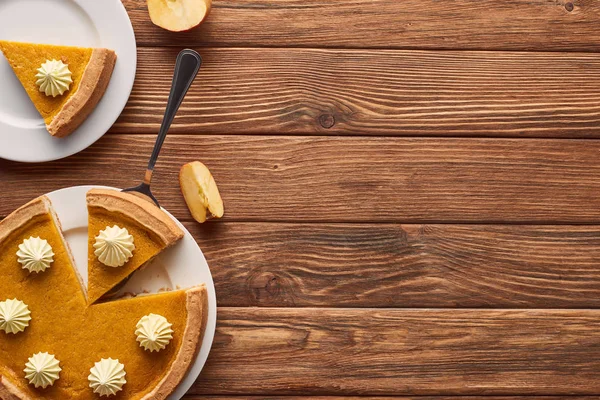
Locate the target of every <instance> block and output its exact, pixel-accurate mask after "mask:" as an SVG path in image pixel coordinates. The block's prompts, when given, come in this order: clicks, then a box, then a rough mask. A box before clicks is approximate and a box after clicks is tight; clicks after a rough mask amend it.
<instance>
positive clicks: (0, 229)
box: [0, 196, 56, 243]
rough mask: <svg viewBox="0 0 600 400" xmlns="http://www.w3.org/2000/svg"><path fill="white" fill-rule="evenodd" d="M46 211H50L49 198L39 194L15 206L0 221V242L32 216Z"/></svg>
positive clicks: (43, 213)
mask: <svg viewBox="0 0 600 400" xmlns="http://www.w3.org/2000/svg"><path fill="white" fill-rule="evenodd" d="M48 213H51V212H50V200H49V199H48V198H47V197H46V196H40V197H38V198H36V199H34V200H31V201H30V202H29V203H27V204H25V205H23V206H21V207H19V208H17V209H16V210H15V211H13V212H12V213H10V214H9V215H8V216H7V217H6V218H4V220H2V222H0V243H2V242H4V240H6V238H7V237H9V236H10V235H11V234H12V233H13V232H14V231H16V230H18V229H19V228H21V227H22V226H23V225H25V224H26V223H27V222H29V221H31V220H32V219H33V218H35V217H39V216H40V215H46V214H48ZM55 220H56V219H55Z"/></svg>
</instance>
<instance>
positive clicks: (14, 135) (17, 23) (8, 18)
mask: <svg viewBox="0 0 600 400" xmlns="http://www.w3.org/2000/svg"><path fill="white" fill-rule="evenodd" d="M0 39H2V40H14V41H21V42H34V43H49V44H61V45H67V46H68V45H71V46H84V47H106V48H109V49H113V50H115V52H116V53H117V63H116V65H115V69H114V72H113V76H112V78H111V81H110V84H109V85H108V88H107V90H106V93H105V94H104V97H103V98H102V100H101V101H100V103H99V104H98V106H97V107H96V109H95V110H94V112H93V113H92V114H91V115H90V116H89V117H88V119H87V120H86V121H85V122H84V123H83V124H82V125H81V126H80V127H79V128H78V129H77V130H76V131H75V132H73V133H72V134H71V135H70V136H68V137H66V138H62V139H59V138H53V137H51V136H50V134H49V133H48V132H47V131H46V128H45V125H44V121H43V119H42V117H41V116H40V115H39V113H38V112H37V111H36V109H35V107H34V106H33V104H32V103H31V101H30V100H29V97H28V96H27V93H26V92H25V90H24V89H23V87H22V86H21V84H20V83H19V80H18V79H17V77H16V76H15V74H14V73H13V71H12V69H11V68H10V65H9V64H8V62H7V61H6V59H5V58H4V57H3V56H2V55H1V54H0V158H5V159H9V160H14V161H24V162H40V161H50V160H56V159H59V158H64V157H67V156H70V155H71V154H75V153H77V152H79V151H81V150H83V149H85V148H87V147H88V146H90V145H91V144H93V143H94V142H95V141H96V140H98V139H100V138H101V137H102V135H104V134H105V133H106V131H108V129H109V128H110V127H111V126H112V124H113V123H114V122H115V121H116V120H117V117H118V116H119V115H120V114H121V112H122V111H123V108H124V107H125V103H127V99H128V98H129V94H130V93H131V88H132V87H133V81H134V79H135V69H136V63H137V54H136V44H135V35H134V33H133V28H132V26H131V21H130V20H129V16H128V15H127V12H126V11H125V7H123V4H122V3H121V0H0Z"/></svg>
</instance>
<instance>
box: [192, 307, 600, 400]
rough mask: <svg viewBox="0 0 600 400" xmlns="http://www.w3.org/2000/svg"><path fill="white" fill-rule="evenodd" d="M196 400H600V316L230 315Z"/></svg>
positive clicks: (236, 311)
mask: <svg viewBox="0 0 600 400" xmlns="http://www.w3.org/2000/svg"><path fill="white" fill-rule="evenodd" d="M217 326H218V328H217V334H216V336H215V340H214V344H213V350H212V351H211V354H210V356H209V359H208V362H207V364H206V366H205V368H204V370H203V372H202V374H201V376H200V378H199V379H198V381H197V382H196V383H195V385H194V387H193V388H192V390H191V392H190V394H198V395H199V394H244V395H252V394H255V395H286V394H297V395H433V394H435V395H453V394H456V395H459V394H460V395H527V394H539V395H544V394H554V395H597V394H598V393H600V361H599V360H600V354H599V351H600V335H599V334H598V330H599V329H600V311H598V310H577V311H564V310H563V311H558V310H557V311H548V310H529V311H515V310H482V311H473V310H435V309H433V310H378V309H369V310H339V309H302V310H293V309H273V308H221V309H219V316H218V323H217Z"/></svg>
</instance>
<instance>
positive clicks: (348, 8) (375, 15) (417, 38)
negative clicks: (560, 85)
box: [123, 0, 600, 51]
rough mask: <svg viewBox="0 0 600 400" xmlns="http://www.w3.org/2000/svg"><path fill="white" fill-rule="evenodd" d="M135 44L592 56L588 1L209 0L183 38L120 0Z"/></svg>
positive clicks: (594, 8) (133, 2)
mask: <svg viewBox="0 0 600 400" xmlns="http://www.w3.org/2000/svg"><path fill="white" fill-rule="evenodd" d="M123 3H124V4H125V6H126V7H127V9H128V11H129V15H130V17H131V20H132V22H133V26H134V29H135V33H136V38H137V40H138V43H139V44H141V45H143V46H158V45H169V46H173V45H176V46H178V47H181V46H197V45H208V46H237V47H254V46H275V47H288V46H304V47H384V48H387V47H391V46H393V47H396V48H431V49H494V50H498V49H503V50H505V49H512V50H565V51H578V50H580V51H588V50H591V51H597V50H598V49H600V37H599V36H598V35H597V34H596V33H597V23H598V20H599V18H600V4H598V2H597V1H595V0H572V1H566V0H557V1H548V0H514V1H511V2H498V1H494V0H454V1H436V0H403V1H396V0H377V1H373V0H344V1H339V0H321V1H318V2H315V1H311V2H306V1H303V0H260V1H259V0H215V1H213V11H212V13H211V15H210V16H209V17H208V18H207V20H206V21H205V23H204V24H203V25H202V26H201V27H200V28H199V29H196V30H192V31H190V32H185V33H178V34H176V33H172V32H167V31H164V30H162V29H160V28H158V27H156V26H154V25H152V23H151V22H150V18H149V16H148V12H147V7H146V0H123Z"/></svg>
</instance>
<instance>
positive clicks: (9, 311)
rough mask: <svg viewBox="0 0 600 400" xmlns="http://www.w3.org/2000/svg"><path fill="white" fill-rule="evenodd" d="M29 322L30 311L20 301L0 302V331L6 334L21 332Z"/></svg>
mask: <svg viewBox="0 0 600 400" xmlns="http://www.w3.org/2000/svg"><path fill="white" fill-rule="evenodd" d="M29 321H31V311H29V307H27V304H25V303H23V302H22V301H21V300H17V299H12V300H5V301H1V302H0V330H2V331H4V332H6V333H12V334H15V333H19V332H23V331H24V330H25V328H27V327H28V326H29Z"/></svg>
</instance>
